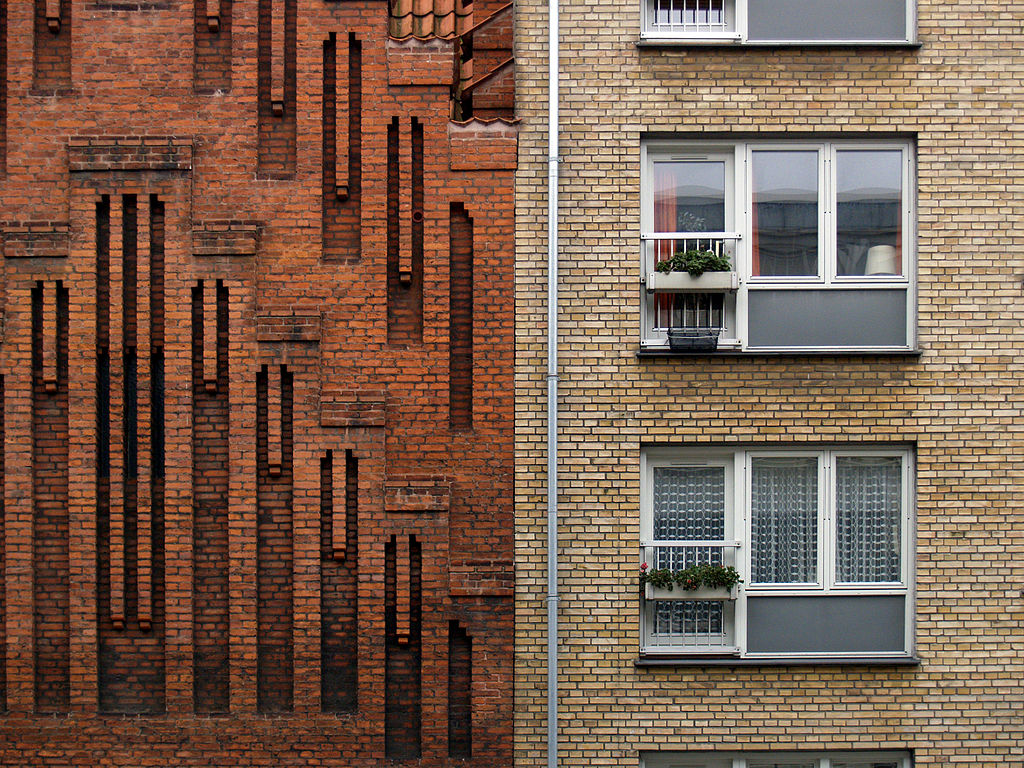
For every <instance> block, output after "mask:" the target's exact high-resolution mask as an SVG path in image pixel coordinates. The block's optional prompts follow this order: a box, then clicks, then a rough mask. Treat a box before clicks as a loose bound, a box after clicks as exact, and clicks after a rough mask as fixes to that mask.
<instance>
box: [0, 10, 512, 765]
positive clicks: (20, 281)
mask: <svg viewBox="0 0 1024 768" xmlns="http://www.w3.org/2000/svg"><path fill="white" fill-rule="evenodd" d="M48 6H49V11H48ZM71 7H72V4H71V3H69V2H66V0H60V1H59V2H57V3H54V2H51V3H46V2H44V0H36V2H35V3H34V4H28V5H25V4H20V5H12V4H10V3H4V4H3V7H2V8H0V25H3V30H2V32H3V34H2V35H0V40H2V41H5V43H6V46H4V45H0V75H2V77H0V79H2V80H3V84H2V87H3V88H5V89H6V94H7V98H6V100H5V108H3V109H0V173H2V177H0V203H2V208H0V210H2V214H0V234H2V246H3V251H2V252H3V256H2V260H0V266H2V269H0V308H2V312H3V318H2V319H3V323H2V326H0V334H2V335H0V407H2V414H0V416H2V418H0V444H2V451H0V475H2V477H0V489H2V491H0V501H2V505H0V510H2V515H0V566H2V567H0V765H11V766H32V765H40V766H43V765H52V766H95V765H99V764H104V765H122V766H143V765H176V766H204V767H205V766H212V765H245V766H259V765H268V766H269V765H275V766H276V765H282V764H289V765H311V766H316V765H339V764H342V765H346V766H376V765H381V764H383V763H384V762H385V761H386V760H388V759H397V760H405V759H415V760H418V761H420V762H418V763H417V764H419V765H424V766H448V765H454V764H456V763H457V764H458V765H460V766H462V765H469V766H480V767H481V768H482V767H483V766H487V768H491V766H506V765H511V755H512V746H511V745H512V726H511V709H512V645H511V642H512V615H513V613H512V530H511V522H512V509H511V498H512V446H511V435H512V415H513V414H512V396H511V389H512V301H511V294H512V253H513V242H512V239H513V238H512V224H513V199H512V172H513V170H514V163H515V136H516V128H515V126H514V124H513V123H511V122H509V121H507V120H503V121H499V122H497V123H484V122H480V121H470V122H469V123H468V124H465V125H459V126H456V125H454V124H451V123H450V120H449V117H450V115H451V114H452V104H451V99H452V86H453V83H452V79H453V78H454V77H455V69H456V66H455V64H456V62H455V58H454V54H453V50H454V47H453V45H452V43H451V41H418V40H415V39H410V40H406V41H403V42H401V43H400V44H399V43H394V42H392V43H391V45H390V46H389V43H388V40H387V38H386V36H385V35H386V29H387V20H386V16H387V12H388V11H387V6H386V5H384V4H381V3H371V2H368V1H367V0H355V2H347V3H343V4H340V3H320V4H319V5H312V6H308V7H307V6H306V5H302V4H297V3H295V2H294V0H261V2H259V3H246V4H240V3H232V2H231V0H219V2H217V1H216V0H205V2H197V3H196V4H195V7H192V6H188V7H185V6H181V5H179V4H176V3H165V2H155V1H154V2H131V3H121V2H103V3H85V4H74V9H75V16H74V18H72V17H71V15H70V14H71ZM54 12H56V13H57V14H58V15H59V20H58V23H56V24H55V23H54V21H53V19H52V18H50V16H51V15H52V14H53V13H54ZM508 43H509V44H510V41H508ZM389 57H390V59H389ZM389 73H391V77H390V78H389ZM400 73H405V74H404V75H402V74H400ZM2 93H3V90H2V89H0V95H2ZM453 137H454V138H453ZM453 312H454V313H455V314H454V316H453V315H452V313H453ZM453 339H454V341H455V343H454V344H453V343H452V340H453ZM112 715H117V717H113V716H112ZM125 716H127V717H125Z"/></svg>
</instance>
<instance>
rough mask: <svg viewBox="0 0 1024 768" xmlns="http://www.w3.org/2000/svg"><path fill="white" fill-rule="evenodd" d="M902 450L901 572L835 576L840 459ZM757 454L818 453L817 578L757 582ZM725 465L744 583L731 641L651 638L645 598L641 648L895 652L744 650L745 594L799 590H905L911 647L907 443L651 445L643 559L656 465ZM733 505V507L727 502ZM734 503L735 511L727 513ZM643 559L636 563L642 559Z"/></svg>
mask: <svg viewBox="0 0 1024 768" xmlns="http://www.w3.org/2000/svg"><path fill="white" fill-rule="evenodd" d="M850 456H852V457H863V458H868V457H884V458H899V459H900V462H901V477H900V481H901V493H902V497H901V500H900V503H901V507H902V509H901V515H900V521H901V531H900V579H899V581H897V582H865V583H852V582H840V581H838V579H837V578H836V562H837V557H836V555H837V550H838V547H837V543H836V535H837V528H836V525H835V509H836V501H835V489H836V472H837V469H836V467H837V459H840V458H844V457H850ZM759 457H770V458H791V457H817V459H818V497H819V503H818V525H817V531H818V549H817V563H816V565H817V578H816V579H815V582H814V583H806V584H803V583H799V584H776V583H753V581H752V576H751V574H752V573H753V570H752V562H751V557H752V542H753V538H752V529H751V509H750V507H751V474H752V473H751V464H752V461H753V460H754V459H756V458H759ZM708 466H723V467H725V481H726V489H725V500H726V501H725V503H726V521H725V532H726V539H730V538H733V537H735V538H736V539H737V544H738V546H737V547H736V549H735V553H736V555H735V559H734V560H733V561H732V562H734V564H735V567H736V569H737V570H738V571H739V573H740V577H741V578H742V580H743V581H742V583H741V584H740V585H739V588H738V590H737V596H736V599H735V600H734V601H732V604H731V605H727V606H726V608H727V610H726V618H727V624H728V625H729V628H730V629H731V630H732V632H733V636H732V639H733V642H732V643H731V644H730V646H726V647H721V648H713V647H693V646H687V645H686V644H685V643H683V642H681V643H680V644H678V645H675V646H668V645H666V644H665V643H663V642H662V643H649V642H648V639H647V638H648V636H649V631H650V629H649V627H648V622H649V621H650V611H651V610H652V607H651V606H648V605H647V604H646V603H647V601H646V600H641V606H640V613H641V616H640V645H641V652H642V653H643V654H644V655H658V654H671V655H679V654H686V653H697V654H703V655H706V654H735V655H738V656H739V657H741V658H751V659H754V658H787V657H793V658H798V659H803V658H814V657H822V658H834V657H840V658H841V657H844V656H850V655H855V656H857V657H858V658H861V657H872V656H878V657H887V658H888V657H892V656H893V653H891V652H862V653H856V654H847V653H830V652H805V651H799V652H794V653H770V654H758V653H751V652H748V651H747V638H746V629H747V625H746V614H747V607H746V601H747V598H748V597H767V596H772V597H787V596H789V597H796V596H828V595H835V596H854V595H875V596H882V595H894V596H903V597H905V601H904V604H905V610H904V626H903V636H904V639H905V646H904V653H903V654H901V655H905V656H908V657H909V656H910V654H911V653H912V652H913V646H914V633H913V615H914V602H915V584H914V561H913V552H914V541H915V539H914V536H915V528H914V519H915V518H914V504H915V498H914V494H913V477H914V466H913V451H912V450H911V449H910V448H909V447H903V446H895V447H868V446H839V445H833V446H825V447H816V448H804V447H795V446H778V447H772V448H767V447H764V446H746V447H742V446H741V447H735V448H722V449H715V448H710V449H709V448H706V447H705V448H649V449H647V450H645V451H643V452H642V454H641V477H642V485H641V489H640V557H641V559H642V560H641V562H645V559H644V558H645V550H646V549H647V548H649V547H651V546H654V545H655V544H656V542H655V540H654V470H655V468H657V467H708ZM730 508H731V510H730ZM730 511H731V514H730ZM638 566H639V563H638Z"/></svg>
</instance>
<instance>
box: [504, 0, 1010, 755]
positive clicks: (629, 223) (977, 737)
mask: <svg viewBox="0 0 1024 768" xmlns="http://www.w3.org/2000/svg"><path fill="white" fill-rule="evenodd" d="M640 8H641V4H640V3H638V2H634V1H633V0H629V1H627V0H621V1H619V0H609V1H608V2H599V3H589V4H585V5H584V4H572V3H568V4H566V3H562V4H561V31H562V46H561V56H562V67H561V71H562V77H561V88H562V91H561V93H562V95H561V166H560V175H561V185H560V190H561V205H560V210H561V230H560V231H561V248H560V301H561V304H560V307H561V313H560V323H561V328H560V338H561V347H560V374H561V380H560V390H559V391H560V395H561V397H560V443H559V449H560V459H561V461H560V467H561V475H560V489H561V494H560V517H561V527H560V541H561V551H560V558H561V562H560V575H561V580H560V592H561V602H560V616H561V627H560V633H561V635H560V636H561V642H560V648H561V668H560V678H559V684H560V709H559V717H560V723H561V733H560V743H561V747H560V753H559V754H560V761H559V765H563V766H566V767H569V766H578V767H579V768H584V767H585V768H597V767H598V766H609V767H611V766H615V767H616V768H622V767H623V766H633V767H635V766H638V765H639V764H640V753H641V752H644V751H664V750H676V751H682V752H688V751H690V752H692V751H709V750H710V751H723V752H724V751H737V750H740V751H742V750H761V751H765V750H768V751H772V750H774V751H778V750H819V751H825V750H840V749H892V750H909V751H911V752H912V754H913V758H914V765H916V766H918V768H939V767H940V766H950V765H958V766H960V765H962V766H968V765H970V766H986V767H987V768H996V767H997V766H1006V765H1011V764H1015V763H1016V762H1017V761H1019V759H1020V754H1021V748H1022V746H1024V744H1022V741H1021V734H1022V733H1024V716H1022V712H1024V684H1022V680H1024V667H1022V665H1021V656H1020V652H1019V645H1020V642H1021V633H1020V621H1021V611H1022V605H1024V604H1022V600H1021V592H1020V587H1021V576H1022V573H1024V572H1022V569H1021V555H1022V546H1021V536H1020V531H1021V530H1022V528H1024V513H1022V512H1021V507H1020V499H1021V498H1022V497H1024V486H1022V482H1021V476H1022V469H1024V465H1022V456H1021V450H1020V449H1021V431H1020V430H1021V424H1022V423H1024V421H1022V413H1021V407H1020V403H1021V391H1022V386H1024V367H1022V364H1021V348H1022V344H1024V332H1022V320H1024V302H1022V298H1021V297H1022V290H1021V276H1022V274H1024V252H1022V248H1021V238H1020V235H1019V232H1018V231H1017V230H1018V222H1019V220H1020V219H1021V216H1022V213H1024V211H1022V205H1021V199H1020V195H1019V194H1017V192H1016V191H1015V190H1014V181H1013V180H1014V179H1017V178H1019V176H1020V175H1021V172H1022V163H1024V161H1022V160H1021V159H1020V156H1019V155H1018V154H1016V153H1015V147H1016V145H1017V144H1019V143H1020V141H1021V138H1022V136H1021V133H1020V128H1019V122H1020V121H1019V116H1020V75H1021V72H1022V71H1024V57H1022V54H1021V45H1020V43H1021V36H1020V35H1021V31H1020V24H1019V18H1018V16H1019V6H1018V5H1017V4H1015V3H1013V2H1009V1H1008V0H1007V1H1000V2H995V3H989V4H987V5H985V6H984V7H981V6H978V5H977V4H972V3H967V2H946V1H945V0H919V2H918V3H917V10H918V22H917V35H918V38H919V41H920V46H912V45H905V46H901V47H877V46H870V47H839V46H823V47H815V46H796V47H753V46H751V47H735V46H732V47H730V46H722V45H718V46H695V45H684V46H681V47H679V46H677V47H670V46H660V47H659V46H650V47H644V46H638V45H637V43H638V41H639V40H640ZM545 20H546V3H544V2H541V1H540V0H522V1H521V2H519V3H517V77H518V81H517V94H518V99H519V104H520V112H519V116H520V118H521V119H522V121H523V122H522V130H521V133H520V137H519V149H520V164H519V170H518V172H517V187H516V190H517V209H518V212H519V217H518V219H517V222H518V229H517V255H518V258H517V281H516V286H517V288H516V313H517V314H516V327H517V369H516V370H517V374H516V387H517V403H518V407H517V415H516V504H517V506H516V510H517V511H516V528H517V531H518V537H517V543H516V562H517V602H516V605H517V610H516V648H517V662H516V705H515V709H516V764H517V765H519V766H523V767H524V768H526V766H531V767H532V766H540V765H543V764H544V744H545V725H546V723H545V706H544V701H545V675H544V651H543V649H544V638H545V602H544V596H545V535H546V527H545V496H544V489H545V485H544V482H545V464H544V461H545V452H544V438H545V422H544V398H545V338H544V333H545V287H544V274H545V250H546V249H545V233H544V230H543V222H544V220H545V208H546V185H547V164H546V160H547V144H546V134H545V127H546V126H545V120H546V98H547V89H546V77H547V61H546V58H545V56H544V54H543V51H544V49H545V47H546V35H547V31H546V27H545ZM684 136H685V137H686V138H688V139H700V138H701V137H703V136H713V137H715V138H716V139H718V140H721V141H728V140H732V139H744V140H749V139H756V138H758V137H770V138H773V139H779V140H787V139H793V138H809V139H819V138H836V137H839V138H848V139H857V138H860V139H864V138H871V137H876V138H877V137H884V138H888V139H897V140H901V141H903V140H906V141H909V144H910V145H911V146H913V147H914V151H915V154H916V160H915V168H916V190H915V193H916V209H917V214H916V221H917V224H916V227H917V237H916V250H917V269H916V285H917V297H916V303H917V322H916V327H917V347H918V348H919V351H920V354H919V355H912V354H911V355H903V356H883V355H879V354H869V353H863V354H844V355H835V354H809V353H802V354H800V353H789V354H779V355H771V354H746V355H744V354H741V353H735V354H730V355H723V354H720V353H719V354H717V355H716V354H712V355H703V356H671V355H667V354H665V355H661V356H654V357H644V356H638V355H637V352H638V350H639V348H640V328H641V301H642V296H643V286H642V285H641V279H642V274H641V267H640V255H639V254H640V234H641V196H642V190H641V147H642V144H643V142H644V140H645V139H650V138H655V137H656V138H662V139H665V138H673V137H684ZM743 445H747V446H759V447H780V446H788V447H794V446H795V447H808V448H809V447H816V446H821V445H827V446H859V447H871V446H875V447H878V446H902V447H908V448H909V449H910V451H911V453H912V455H913V457H914V461H915V463H916V471H915V474H914V483H913V492H914V495H915V497H916V499H915V503H914V506H915V512H914V514H915V529H916V530H915V535H914V539H913V542H912V543H913V550H912V552H913V565H914V569H915V570H916V576H915V578H914V584H915V588H916V604H915V609H914V613H913V621H914V628H913V633H914V653H915V654H916V656H917V657H918V658H919V659H920V663H919V664H916V665H911V666H896V665H885V664H876V665H866V664H849V663H846V664H838V665H821V664H818V665H811V664H801V663H783V664H777V663H773V664H766V663H763V664H733V665H726V666H712V665H701V664H699V663H698V664H687V665H678V664H677V665H669V666H658V667H650V666H636V665H635V662H636V661H637V659H638V656H639V651H640V634H641V630H640V612H641V601H640V599H639V598H638V591H637V568H638V566H639V560H638V550H639V546H638V545H639V541H640V538H641V524H640V513H641V504H642V502H641V488H642V484H643V482H644V478H643V476H642V473H641V457H642V455H643V452H644V451H645V450H648V449H650V448H651V447H660V446H689V447H694V448H696V449H697V450H698V451H700V450H703V451H706V450H708V449H710V448H715V447H718V448H721V447H731V446H743ZM787 762H790V761H787Z"/></svg>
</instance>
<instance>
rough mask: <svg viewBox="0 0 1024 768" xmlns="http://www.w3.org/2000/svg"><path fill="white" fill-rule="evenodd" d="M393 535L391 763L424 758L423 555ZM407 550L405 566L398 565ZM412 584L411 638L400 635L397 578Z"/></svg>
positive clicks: (389, 555)
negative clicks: (405, 578) (405, 576)
mask: <svg viewBox="0 0 1024 768" xmlns="http://www.w3.org/2000/svg"><path fill="white" fill-rule="evenodd" d="M401 538H402V536H392V537H391V538H390V540H389V541H388V542H387V544H386V545H385V548H384V573H385V577H384V619H385V627H384V634H385V654H386V660H385V669H384V749H385V753H386V755H387V756H388V757H389V758H391V759H396V760H398V759H401V760H404V759H414V758H418V757H419V756H420V752H421V744H420V731H421V727H422V707H421V704H422V678H421V665H422V647H421V638H420V623H421V622H420V610H421V586H420V584H421V581H420V580H421V575H422V555H421V545H420V542H419V541H418V540H417V539H416V538H415V537H408V536H406V537H405V538H406V542H407V543H406V546H405V547H404V548H402V547H399V546H398V542H399V540H400V539H401ZM402 550H404V554H405V557H407V558H408V560H407V563H406V564H405V565H404V566H401V565H400V564H399V562H398V560H399V558H400V557H401V556H402ZM400 569H402V570H405V571H406V572H407V573H408V579H409V586H408V590H409V601H408V617H409V624H408V635H407V636H405V637H404V638H403V637H402V636H400V635H399V616H398V613H399V610H401V609H400V607H399V604H398V590H399V589H400V587H399V586H398V579H399V576H398V573H399V570H400Z"/></svg>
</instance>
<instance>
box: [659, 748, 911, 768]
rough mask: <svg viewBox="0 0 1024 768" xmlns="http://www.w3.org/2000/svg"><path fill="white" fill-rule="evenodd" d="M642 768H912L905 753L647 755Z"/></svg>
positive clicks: (666, 753) (908, 756)
mask: <svg viewBox="0 0 1024 768" xmlns="http://www.w3.org/2000/svg"><path fill="white" fill-rule="evenodd" d="M642 757H643V766H644V768H911V764H912V761H911V758H910V754H909V753H908V752H881V751H858V752H717V753H714V754H710V755H709V754H700V755H698V754H687V753H685V752H649V753H645V754H644V755H643V756H642Z"/></svg>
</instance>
